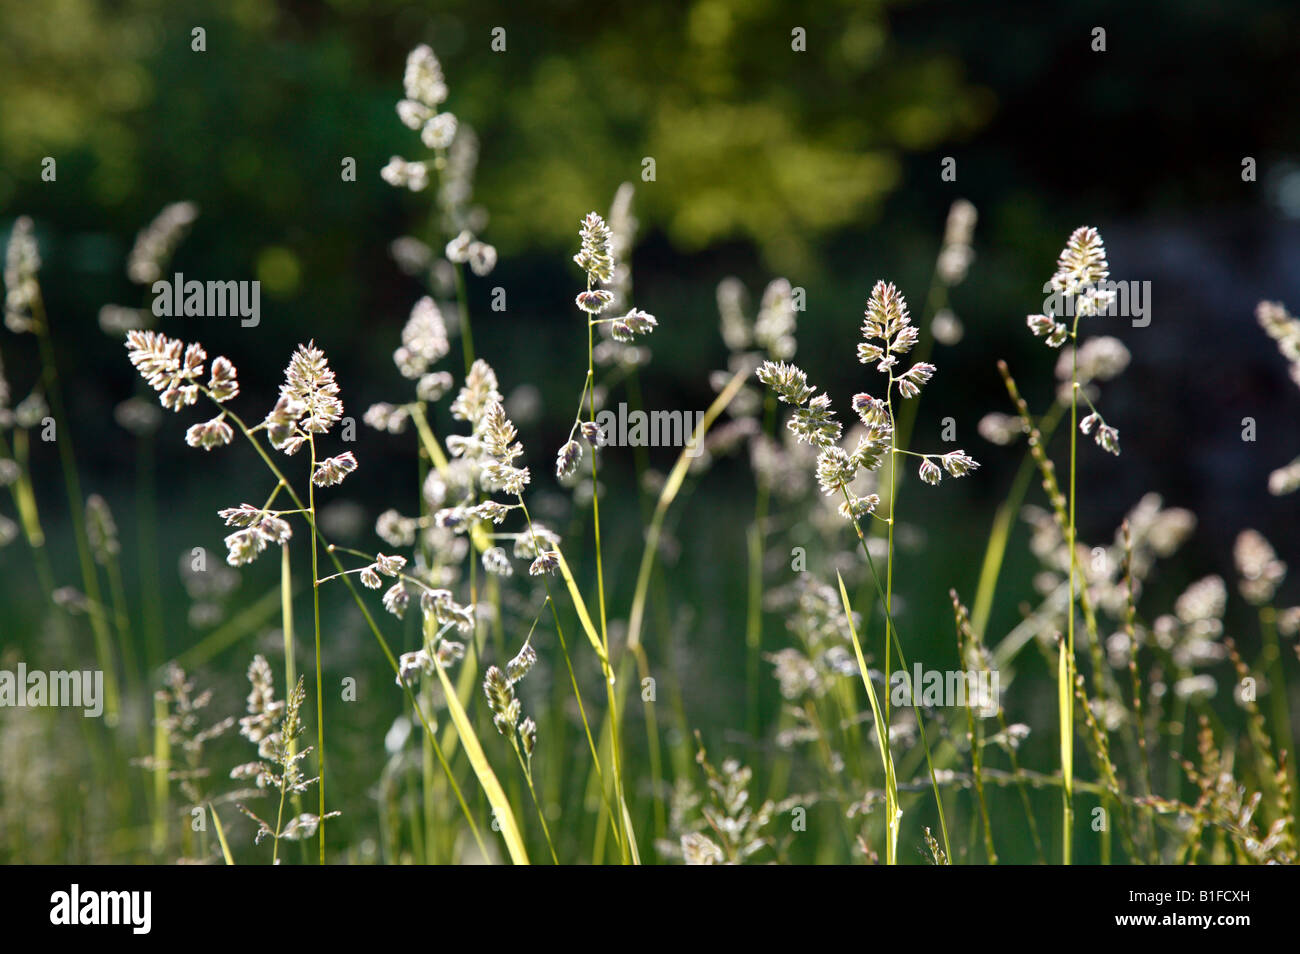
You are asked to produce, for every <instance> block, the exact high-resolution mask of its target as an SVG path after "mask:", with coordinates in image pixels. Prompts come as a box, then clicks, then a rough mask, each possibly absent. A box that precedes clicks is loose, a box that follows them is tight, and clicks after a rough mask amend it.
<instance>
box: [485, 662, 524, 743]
mask: <svg viewBox="0 0 1300 954" xmlns="http://www.w3.org/2000/svg"><path fill="white" fill-rule="evenodd" d="M536 662H537V651H536V650H534V649H533V647H532V646H531V645H530V644H529V643H525V644H524V647H523V649H521V650H519V652H518V654H517V655H516V656H515V657H514V658H513V659H511V660H510V662H508V663H506V668H505V671H504V672H502V671H501V669H499V668H498V667H496V666H489V667H488V671H487V673H486V674H485V675H484V678H483V694H484V695H485V696H487V701H488V708H489V709H491V710H492V724H493V725H494V726H496V730H497V731H498V732H500V733H501V734H502V735H504V736H507V737H508V738H510V739H511V742H512V743H513V742H514V739H515V736H516V734H518V740H519V743H518V744H519V745H520V746H521V748H522V749H523V753H524V756H525V757H526V758H527V759H530V760H531V759H532V757H533V751H534V749H536V747H537V723H535V722H534V721H533V720H532V719H531V718H524V719H523V720H522V721H520V718H519V717H520V715H522V706H521V704H520V702H519V697H518V696H516V695H515V683H517V682H519V680H521V679H523V678H524V676H526V675H528V673H529V672H530V671H531V670H532V668H533V666H534V665H535V664H536Z"/></svg>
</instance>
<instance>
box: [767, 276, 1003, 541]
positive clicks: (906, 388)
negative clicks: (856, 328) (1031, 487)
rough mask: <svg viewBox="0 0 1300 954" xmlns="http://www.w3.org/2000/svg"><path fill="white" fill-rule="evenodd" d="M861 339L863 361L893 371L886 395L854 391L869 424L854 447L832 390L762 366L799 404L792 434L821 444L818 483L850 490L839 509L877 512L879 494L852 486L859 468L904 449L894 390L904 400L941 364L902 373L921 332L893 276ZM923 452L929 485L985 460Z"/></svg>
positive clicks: (878, 293) (778, 390)
mask: <svg viewBox="0 0 1300 954" xmlns="http://www.w3.org/2000/svg"><path fill="white" fill-rule="evenodd" d="M862 338H863V340H862V341H861V342H860V343H859V344H858V360H859V361H861V362H862V363H863V364H872V363H874V364H875V365H876V370H877V371H880V372H881V373H882V374H885V375H886V376H887V380H886V384H885V393H886V398H884V399H881V398H876V397H873V396H872V395H870V394H867V393H865V392H864V393H860V394H856V395H854V397H853V401H852V407H853V410H854V411H855V412H856V413H857V415H858V418H859V419H860V421H861V423H862V431H861V436H860V437H859V439H858V443H857V446H856V447H855V448H854V449H853V451H851V452H850V451H848V450H847V449H845V448H843V447H841V446H840V445H839V440H840V435H841V433H842V427H841V425H840V422H839V421H838V420H837V419H836V417H835V412H834V411H833V410H832V409H831V399H830V395H828V394H824V393H823V394H818V393H817V389H816V388H814V387H812V386H810V385H809V384H808V376H807V375H806V374H805V373H804V372H803V371H802V370H801V369H800V368H798V367H796V366H794V365H792V364H787V363H786V362H784V361H770V360H769V361H766V362H764V363H763V364H762V366H760V367H759V369H758V379H759V380H760V381H762V382H763V384H765V385H766V386H767V387H769V388H770V389H771V390H772V391H773V393H775V394H776V396H777V398H778V399H779V400H781V401H783V402H784V403H786V404H789V405H792V406H793V407H794V413H793V414H792V415H791V417H790V420H789V421H788V422H787V427H789V429H790V431H791V433H793V434H794V435H795V438H796V439H797V440H799V441H800V442H803V443H807V444H810V445H812V446H813V447H815V448H816V449H817V451H818V457H817V468H816V472H817V482H818V484H819V485H820V487H821V489H822V492H823V493H825V494H826V495H828V496H831V495H842V496H844V497H845V498H846V500H845V502H844V503H843V504H841V506H840V512H841V514H843V515H844V516H845V517H848V518H853V519H856V518H857V517H861V516H866V515H868V514H870V513H872V512H873V511H874V510H875V508H876V506H877V505H878V504H879V502H880V498H879V497H878V496H877V495H875V494H871V495H869V496H867V497H857V496H856V495H855V494H854V493H853V491H852V490H851V486H852V484H853V482H854V480H855V479H856V478H857V475H858V473H859V472H860V471H865V472H874V471H877V470H879V469H880V467H881V466H882V465H883V463H884V462H885V460H886V458H887V456H888V455H890V454H895V453H898V450H897V449H896V448H895V447H894V420H893V394H894V391H895V389H896V390H897V393H898V396H899V397H900V398H902V399H906V398H913V397H916V396H917V395H918V394H920V392H921V388H922V387H923V386H924V385H925V384H926V383H927V382H928V381H929V380H930V378H931V377H933V375H934V370H935V369H934V365H932V364H929V363H927V362H924V361H918V362H916V363H915V364H913V365H912V366H911V367H910V368H908V369H907V370H906V371H904V372H902V373H901V374H895V371H894V369H895V367H896V366H897V364H898V359H899V358H900V357H901V356H902V355H905V354H907V352H909V351H911V350H912V347H913V346H914V345H915V344H916V342H917V340H918V338H919V332H918V330H917V328H916V326H915V325H913V324H912V322H911V317H910V315H909V313H908V309H907V301H906V300H905V299H904V298H903V295H902V293H901V292H899V291H898V289H897V288H895V287H894V285H893V284H892V283H887V282H883V281H882V282H877V283H876V285H875V287H874V288H873V289H872V291H871V299H870V301H869V302H868V304H867V309H866V314H865V319H864V321H863V324H862ZM918 456H920V457H921V467H920V477H921V479H922V480H923V481H925V482H926V483H928V484H937V483H939V481H940V480H941V479H942V477H943V474H944V472H945V471H946V472H947V473H948V474H949V475H951V476H953V477H962V476H964V475H966V474H968V473H970V472H971V471H972V470H975V469H976V468H977V467H979V464H978V463H977V462H976V461H975V460H974V458H972V457H970V456H969V455H967V454H966V452H965V451H962V450H956V451H951V452H949V453H946V454H928V455H918ZM936 461H937V462H938V463H936Z"/></svg>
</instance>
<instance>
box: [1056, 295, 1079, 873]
mask: <svg viewBox="0 0 1300 954" xmlns="http://www.w3.org/2000/svg"><path fill="white" fill-rule="evenodd" d="M1070 339H1071V342H1072V343H1073V347H1072V348H1071V351H1070V526H1069V532H1068V535H1067V544H1068V545H1069V548H1070V600H1069V603H1068V604H1067V605H1066V614H1065V626H1066V634H1067V635H1066V640H1065V643H1064V645H1063V646H1062V647H1061V662H1060V666H1059V668H1058V672H1057V695H1058V708H1059V710H1060V723H1061V780H1062V785H1061V855H1062V859H1063V861H1064V863H1065V864H1067V865H1068V864H1070V863H1071V859H1072V856H1073V850H1072V849H1073V840H1074V839H1073V834H1074V666H1075V661H1074V602H1075V596H1074V593H1075V574H1076V572H1077V570H1078V562H1079V555H1078V553H1077V552H1076V548H1075V545H1074V544H1075V534H1076V530H1075V516H1074V515H1075V486H1076V477H1077V472H1078V467H1077V458H1078V443H1079V441H1078V438H1079V316H1078V315H1077V314H1076V315H1075V316H1074V325H1073V327H1072V328H1071V330H1070Z"/></svg>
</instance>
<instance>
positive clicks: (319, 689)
mask: <svg viewBox="0 0 1300 954" xmlns="http://www.w3.org/2000/svg"><path fill="white" fill-rule="evenodd" d="M307 446H308V448H309V449H310V451H311V470H310V471H309V472H308V475H307V522H308V523H309V524H310V525H311V602H312V624H313V628H314V629H315V637H316V746H317V748H316V762H317V765H318V766H319V767H320V782H319V783H318V786H317V788H318V792H319V796H320V799H319V800H320V825H319V831H318V832H317V834H318V835H319V836H320V863H321V864H325V684H324V677H323V675H322V673H321V658H320V568H319V566H318V564H317V560H318V555H317V552H316V550H317V547H316V535H317V534H316V481H315V480H314V479H313V478H314V477H315V475H316V438H315V436H314V435H312V434H308V435H307Z"/></svg>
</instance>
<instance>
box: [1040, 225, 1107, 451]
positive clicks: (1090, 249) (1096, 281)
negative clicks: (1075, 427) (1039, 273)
mask: <svg viewBox="0 0 1300 954" xmlns="http://www.w3.org/2000/svg"><path fill="white" fill-rule="evenodd" d="M1109 276H1110V264H1109V263H1108V262H1107V261H1106V247H1105V245H1103V244H1102V240H1101V233H1099V232H1098V231H1097V230H1096V229H1095V228H1092V227H1091V226H1084V227H1082V228H1077V229H1075V230H1074V232H1073V233H1071V235H1070V238H1069V241H1067V242H1066V245H1065V248H1064V249H1062V250H1061V254H1060V256H1059V257H1058V258H1057V261H1056V271H1055V273H1053V275H1052V278H1051V280H1050V281H1049V283H1048V284H1049V286H1050V287H1051V289H1052V290H1053V291H1054V292H1058V293H1060V294H1061V295H1063V296H1065V297H1066V298H1067V299H1069V301H1071V302H1072V303H1073V305H1074V316H1075V317H1074V323H1073V325H1072V326H1067V325H1066V324H1065V323H1064V322H1062V321H1059V320H1057V319H1058V316H1057V315H1054V314H1053V315H1029V316H1028V317H1027V318H1026V323H1027V324H1028V325H1029V330H1030V331H1031V332H1033V334H1034V336H1035V337H1037V338H1043V339H1044V340H1045V341H1046V343H1047V345H1048V346H1049V347H1052V348H1059V347H1061V345H1063V344H1065V342H1066V341H1069V340H1072V341H1073V342H1074V344H1075V347H1076V349H1077V353H1071V354H1070V355H1068V356H1067V355H1063V359H1065V358H1066V357H1068V358H1069V360H1070V362H1071V367H1072V371H1073V365H1074V364H1075V362H1077V363H1078V368H1077V371H1078V373H1077V374H1074V373H1072V374H1071V375H1070V376H1069V377H1064V371H1063V368H1064V363H1062V364H1061V365H1058V369H1057V370H1058V375H1061V376H1062V377H1063V380H1068V381H1069V382H1070V383H1069V386H1070V388H1072V389H1073V390H1075V391H1077V392H1078V393H1080V394H1082V396H1083V397H1084V399H1085V400H1086V401H1087V402H1088V406H1089V408H1090V410H1091V413H1089V414H1088V415H1087V416H1086V417H1084V418H1083V420H1081V421H1080V422H1079V430H1080V431H1081V432H1082V433H1083V434H1085V435H1091V436H1092V438H1093V440H1094V441H1096V443H1097V446H1098V447H1100V448H1101V449H1102V450H1104V451H1107V452H1108V453H1111V454H1115V455H1117V456H1118V454H1119V431H1118V430H1116V429H1115V428H1114V427H1111V426H1110V425H1109V424H1107V423H1106V421H1105V419H1104V418H1103V417H1102V415H1101V412H1100V411H1098V410H1097V408H1096V405H1095V404H1093V402H1092V399H1091V398H1089V397H1088V394H1087V391H1086V390H1084V389H1085V388H1086V385H1087V384H1088V382H1089V381H1090V380H1107V379H1109V378H1111V377H1114V376H1115V375H1116V374H1118V373H1119V372H1120V371H1122V370H1123V369H1124V367H1126V366H1127V365H1128V350H1127V349H1126V348H1124V346H1123V345H1122V344H1120V343H1119V342H1118V341H1117V340H1116V339H1114V338H1105V339H1094V341H1089V342H1085V343H1084V345H1083V346H1082V347H1079V343H1078V342H1079V334H1078V326H1079V319H1080V318H1085V317H1088V316H1091V315H1104V314H1106V313H1107V312H1108V311H1109V310H1110V306H1111V304H1112V303H1113V302H1114V300H1115V291H1114V289H1112V288H1109V287H1107V279H1108V278H1109ZM1096 341H1099V342H1101V343H1100V344H1096V343H1094V342H1096Z"/></svg>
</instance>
